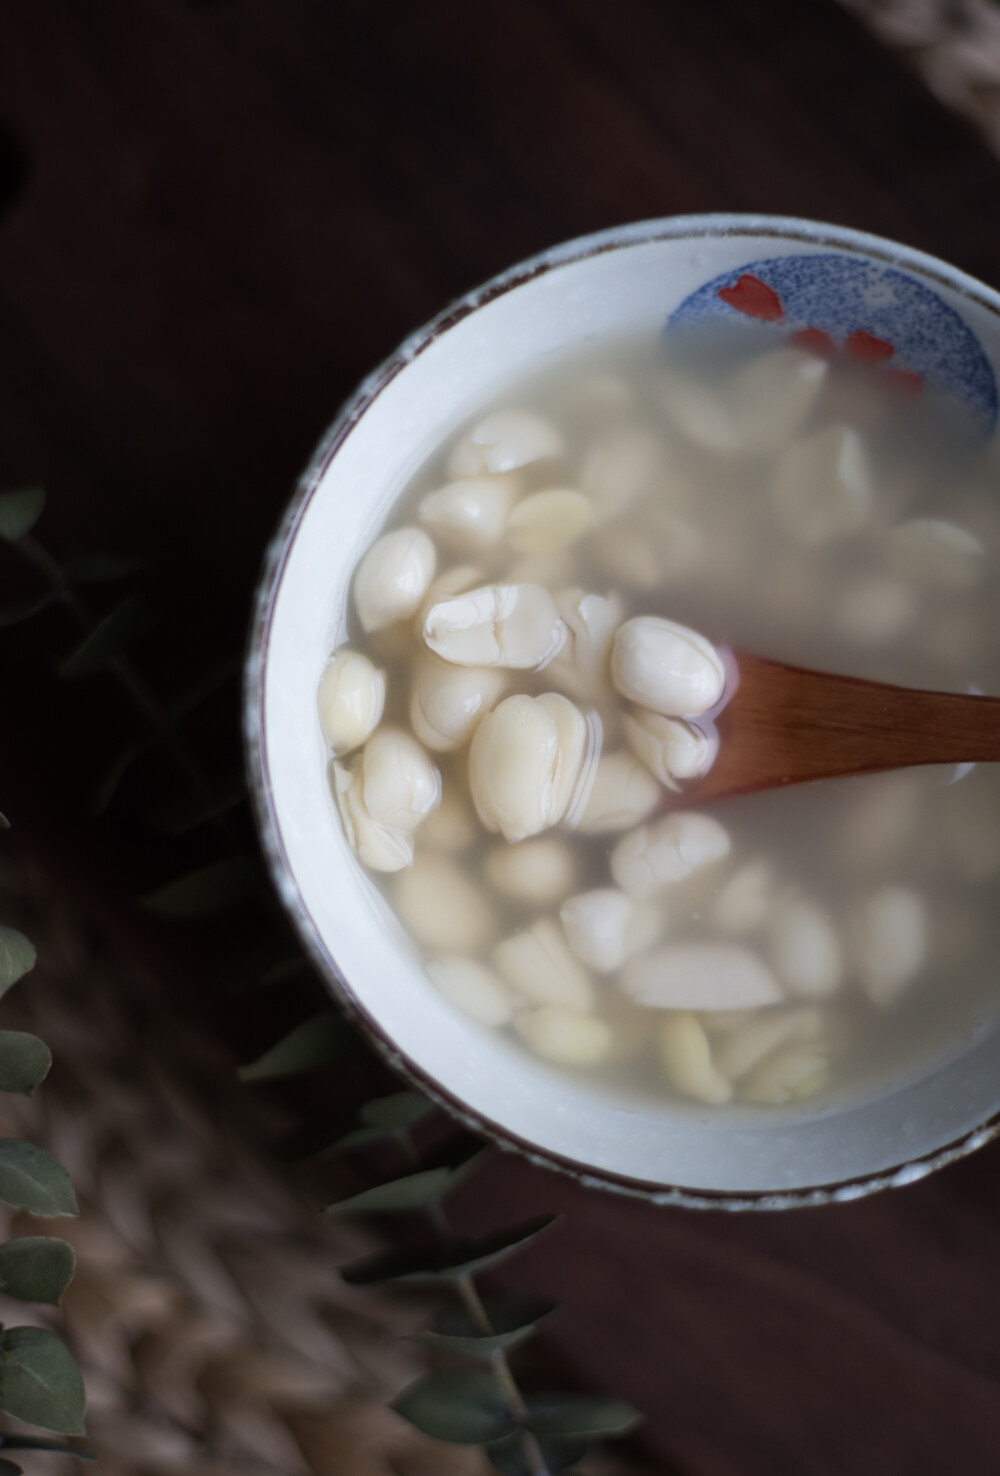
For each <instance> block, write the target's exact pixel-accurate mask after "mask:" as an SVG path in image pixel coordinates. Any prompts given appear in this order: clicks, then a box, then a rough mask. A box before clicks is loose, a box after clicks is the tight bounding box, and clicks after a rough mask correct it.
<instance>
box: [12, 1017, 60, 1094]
mask: <svg viewBox="0 0 1000 1476" xmlns="http://www.w3.org/2000/svg"><path fill="white" fill-rule="evenodd" d="M51 1065H52V1052H51V1051H50V1050H49V1048H48V1046H47V1045H46V1044H45V1042H44V1040H39V1039H38V1036H37V1035H29V1034H28V1033H27V1031H24V1030H0V1092H22V1093H23V1092H30V1091H31V1090H32V1088H33V1087H36V1086H37V1085H38V1083H39V1082H40V1081H44V1080H45V1078H46V1077H47V1076H48V1074H49V1067H50V1066H51Z"/></svg>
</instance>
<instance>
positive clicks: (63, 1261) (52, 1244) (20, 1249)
mask: <svg viewBox="0 0 1000 1476" xmlns="http://www.w3.org/2000/svg"><path fill="white" fill-rule="evenodd" d="M75 1266H76V1255H75V1253H74V1251H73V1247H72V1246H71V1245H67V1243H66V1241H65V1240H57V1239H56V1237H55V1236H54V1235H26V1236H24V1237H23V1239H21V1240H8V1241H6V1242H5V1243H4V1244H3V1245H0V1291H2V1292H3V1294H4V1296H7V1297H16V1298H17V1300H18V1301H19V1302H52V1303H53V1304H55V1303H57V1302H58V1301H59V1298H60V1297H61V1296H62V1294H63V1292H64V1291H65V1290H66V1288H67V1287H68V1286H69V1284H70V1282H71V1281H72V1279H73V1270H74V1267H75Z"/></svg>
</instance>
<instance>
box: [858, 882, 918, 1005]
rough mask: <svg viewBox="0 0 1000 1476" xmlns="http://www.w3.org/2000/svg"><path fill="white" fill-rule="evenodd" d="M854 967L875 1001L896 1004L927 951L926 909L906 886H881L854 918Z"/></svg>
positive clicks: (915, 894) (875, 1002) (873, 1001)
mask: <svg viewBox="0 0 1000 1476" xmlns="http://www.w3.org/2000/svg"><path fill="white" fill-rule="evenodd" d="M852 931H853V941H854V948H855V967H856V968H857V971H858V973H859V974H860V976H861V983H862V985H863V987H864V989H865V991H866V993H867V995H868V998H869V999H870V1000H871V1002H872V1004H875V1005H879V1006H883V1007H885V1006H888V1005H891V1004H895V1002H896V1000H897V999H898V998H899V996H900V995H901V994H902V993H903V991H904V990H905V988H906V986H907V985H908V984H909V983H910V982H911V980H912V979H913V978H914V976H915V975H916V973H917V971H918V970H919V968H920V966H921V964H922V963H923V961H924V958H925V956H926V953H927V909H926V906H925V905H924V901H923V898H922V897H920V896H918V895H917V893H916V892H911V891H909V890H908V889H907V888H905V887H882V888H881V889H880V890H879V891H877V892H875V893H874V894H873V895H872V896H870V897H868V898H867V899H866V900H865V901H864V902H862V903H861V904H860V906H859V907H858V909H857V913H856V915H855V918H854V926H853V930H852Z"/></svg>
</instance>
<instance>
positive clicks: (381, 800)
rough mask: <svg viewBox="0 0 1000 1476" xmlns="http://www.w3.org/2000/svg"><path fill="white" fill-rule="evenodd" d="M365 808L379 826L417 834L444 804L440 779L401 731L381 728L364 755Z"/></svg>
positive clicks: (406, 734)
mask: <svg viewBox="0 0 1000 1476" xmlns="http://www.w3.org/2000/svg"><path fill="white" fill-rule="evenodd" d="M360 763H361V782H362V790H363V794H364V801H365V808H366V810H367V811H368V813H369V815H370V816H371V817H372V819H373V820H375V821H377V822H378V824H379V825H387V826H389V827H390V828H392V829H393V830H402V831H404V832H409V831H411V830H416V828H417V826H418V825H419V824H420V823H421V821H422V820H424V819H426V817H427V816H428V815H429V814H430V812H431V811H432V810H434V809H436V808H437V806H438V805H439V804H440V803H441V775H440V773H439V772H438V770H437V769H436V768H435V767H434V765H433V764H432V763H431V761H430V759H429V758H428V757H427V755H426V753H425V752H424V750H423V749H422V748H421V747H420V744H419V743H417V742H416V741H415V740H414V739H413V738H411V737H410V735H409V733H406V732H404V731H403V729H402V728H390V727H384V728H379V729H378V730H377V731H376V732H375V733H373V734H372V736H371V737H370V738H369V740H368V742H367V743H366V744H365V746H364V750H363V752H362V754H361V760H360Z"/></svg>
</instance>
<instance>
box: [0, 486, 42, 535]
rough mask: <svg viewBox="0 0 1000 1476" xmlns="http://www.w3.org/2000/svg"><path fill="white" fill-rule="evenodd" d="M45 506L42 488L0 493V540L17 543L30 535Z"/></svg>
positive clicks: (19, 489) (26, 488)
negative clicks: (27, 534)
mask: <svg viewBox="0 0 1000 1476" xmlns="http://www.w3.org/2000/svg"><path fill="white" fill-rule="evenodd" d="M44 506H45V488H44V487H20V488H18V489H17V491H15V492H2V493H0V538H3V539H5V541H6V542H7V543H17V541H18V539H19V538H23V537H24V535H25V533H30V532H31V530H32V528H33V527H34V526H35V524H36V523H37V522H38V519H39V518H40V517H41V515H42V509H43V507H44Z"/></svg>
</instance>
